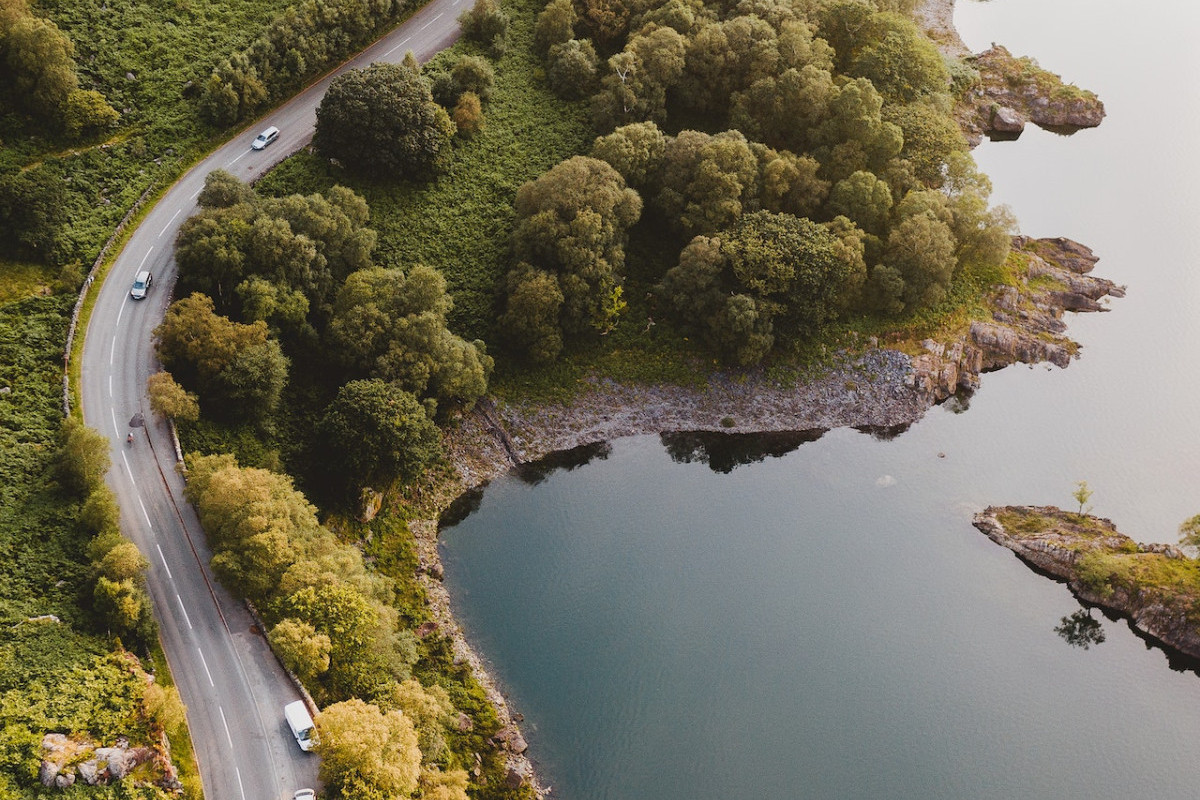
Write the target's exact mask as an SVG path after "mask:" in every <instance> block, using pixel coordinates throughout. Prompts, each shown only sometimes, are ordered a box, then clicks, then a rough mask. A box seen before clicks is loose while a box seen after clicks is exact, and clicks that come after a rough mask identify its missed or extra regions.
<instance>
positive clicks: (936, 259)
mask: <svg viewBox="0 0 1200 800" xmlns="http://www.w3.org/2000/svg"><path fill="white" fill-rule="evenodd" d="M954 249H955V242H954V234H953V233H952V232H951V230H950V226H949V225H947V224H946V223H945V222H943V221H942V220H940V219H936V218H934V217H933V216H930V215H928V214H915V215H913V216H910V217H906V218H905V219H903V220H901V221H900V222H899V223H897V224H896V225H895V226H893V227H892V230H891V232H890V233H889V234H888V238H887V244H886V245H885V247H884V253H883V263H884V264H885V265H886V266H888V267H891V268H892V269H893V270H895V271H896V273H898V274H899V275H900V277H901V278H903V280H904V294H903V296H904V307H905V310H908V311H911V310H913V309H917V308H923V307H927V306H932V305H936V304H937V303H939V302H941V301H942V299H943V298H944V297H945V296H946V290H947V289H948V288H949V287H950V279H951V277H953V275H954V266H955V263H956V261H955V257H954Z"/></svg>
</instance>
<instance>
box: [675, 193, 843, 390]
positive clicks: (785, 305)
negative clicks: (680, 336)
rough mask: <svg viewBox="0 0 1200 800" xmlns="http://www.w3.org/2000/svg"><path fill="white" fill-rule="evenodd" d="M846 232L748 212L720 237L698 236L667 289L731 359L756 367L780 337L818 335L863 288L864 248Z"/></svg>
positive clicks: (688, 321) (688, 322) (683, 316)
mask: <svg viewBox="0 0 1200 800" xmlns="http://www.w3.org/2000/svg"><path fill="white" fill-rule="evenodd" d="M839 233H840V235H839V234H835V233H834V232H832V231H830V230H829V229H827V228H825V227H823V226H820V225H818V224H816V223H814V222H812V221H811V220H807V219H800V218H797V217H793V216H791V215H788V214H772V213H770V212H767V211H758V212H755V213H753V214H747V215H745V216H743V217H742V218H741V219H740V220H739V221H738V223H737V225H736V226H735V227H734V228H732V229H731V230H729V231H725V232H724V233H723V234H722V235H721V237H720V238H716V237H705V236H697V237H696V238H695V239H693V240H692V241H691V242H690V243H689V244H688V246H687V247H686V248H684V250H683V252H682V253H681V254H680V257H679V264H678V265H677V266H676V267H673V268H672V269H671V270H669V271H668V272H667V274H666V276H664V278H663V282H662V284H661V286H660V290H659V291H660V294H661V296H662V297H663V298H664V299H665V300H666V301H667V302H668V304H669V305H670V306H671V307H672V309H673V310H674V312H675V315H676V317H677V318H678V319H679V320H680V321H681V322H682V323H683V324H684V325H685V326H687V327H689V328H690V329H692V330H696V331H697V332H698V333H700V335H701V336H703V337H704V339H705V341H706V342H707V343H708V344H709V346H710V347H712V348H713V349H714V350H716V351H717V352H718V353H719V354H721V355H722V356H723V357H724V358H725V359H727V360H729V361H732V362H734V363H737V364H740V365H742V366H749V365H752V364H756V363H758V362H759V361H761V360H762V359H763V358H764V357H765V356H766V355H767V353H768V352H769V351H770V350H771V348H772V347H773V346H774V345H775V344H776V342H777V341H780V342H783V343H789V344H790V343H794V342H796V341H799V340H801V339H804V338H807V337H810V336H812V335H814V334H815V333H817V332H818V331H819V330H820V328H821V326H823V325H824V324H825V323H827V322H828V321H830V320H831V319H833V318H835V317H836V316H837V315H838V314H839V313H840V311H841V310H842V309H843V308H844V307H845V305H846V304H847V302H848V299H849V297H850V296H851V295H852V294H853V293H854V292H855V291H856V290H857V287H858V286H859V285H861V283H862V275H861V271H862V269H863V267H862V256H861V250H856V249H855V248H854V247H853V238H852V237H850V236H848V235H846V234H845V233H843V232H840V231H839Z"/></svg>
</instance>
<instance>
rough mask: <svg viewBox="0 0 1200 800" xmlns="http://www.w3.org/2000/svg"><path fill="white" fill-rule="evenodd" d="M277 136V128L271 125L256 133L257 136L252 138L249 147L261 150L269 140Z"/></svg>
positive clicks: (273, 139) (271, 140) (269, 142)
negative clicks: (252, 140)
mask: <svg viewBox="0 0 1200 800" xmlns="http://www.w3.org/2000/svg"><path fill="white" fill-rule="evenodd" d="M278 138H279V128H276V127H275V126H274V125H272V126H271V127H269V128H267V129H266V130H265V131H263V132H262V133H260V134H259V135H258V138H257V139H255V140H254V142H253V143H252V144H251V145H250V147H251V149H253V150H262V149H263V148H264V147H266V146H267V145H269V144H271V142H273V141H275V140H276V139H278Z"/></svg>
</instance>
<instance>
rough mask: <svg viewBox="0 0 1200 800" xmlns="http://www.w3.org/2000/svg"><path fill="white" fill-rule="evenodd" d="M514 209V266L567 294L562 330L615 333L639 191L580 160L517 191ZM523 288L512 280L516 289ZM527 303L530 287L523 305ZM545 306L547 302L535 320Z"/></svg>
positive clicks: (561, 314)
mask: <svg viewBox="0 0 1200 800" xmlns="http://www.w3.org/2000/svg"><path fill="white" fill-rule="evenodd" d="M515 205H516V213H517V223H516V227H515V229H514V231H513V235H512V245H513V256H514V261H515V262H516V264H517V265H520V264H527V265H528V266H529V268H530V269H534V270H541V271H543V272H544V273H546V274H548V275H551V276H553V277H554V278H555V280H556V282H557V284H558V290H559V292H561V295H562V300H561V307H560V308H559V315H558V316H559V318H558V326H557V327H559V328H560V329H561V331H562V333H563V334H564V336H565V337H571V336H581V335H584V334H588V333H596V332H600V333H603V332H606V331H608V330H610V329H611V328H612V326H613V325H614V324H616V320H617V317H618V315H619V314H620V312H621V310H622V308H623V307H624V301H623V300H622V298H621V291H622V289H621V284H622V279H623V273H624V266H625V242H626V240H627V238H628V231H629V229H630V227H632V226H633V224H634V223H635V222H637V220H638V217H639V216H640V215H641V211H642V202H641V198H640V197H638V195H637V192H635V191H633V190H632V189H630V188H628V187H626V186H625V181H624V179H622V178H621V176H620V175H619V174H618V173H617V171H616V170H614V169H613V168H612V167H611V166H609V165H608V164H607V163H605V162H603V161H599V160H597V159H594V158H587V157H585V156H575V157H573V158H570V159H568V160H566V161H563V162H561V163H559V164H557V165H555V166H554V167H553V168H551V170H550V171H549V172H547V173H546V174H544V175H542V176H541V177H539V178H538V179H537V180H535V181H530V182H529V183H526V184H525V185H524V186H522V187H521V188H520V189H518V190H517V197H516V204H515ZM518 269H522V270H523V269H524V268H521V267H518ZM522 283H523V280H520V279H519V280H516V281H510V282H509V288H510V291H511V290H516V289H517V288H518V287H520V286H521V285H522ZM543 288H545V289H549V288H550V287H549V286H548V285H546V284H545V283H544V282H543ZM553 294H554V293H553V292H552V291H551V292H550V294H548V295H547V297H548V298H552V297H553ZM510 297H511V296H510ZM529 299H531V297H530V295H529V293H528V290H525V291H524V297H523V299H522V300H521V301H519V302H518V305H524V304H526V303H527V302H528V300H529ZM511 302H512V301H511V299H510V300H509V303H510V305H509V309H508V310H509V311H512V310H513V308H514V307H513V306H512V305H511ZM547 308H548V307H547V306H546V305H545V304H541V305H540V310H539V312H538V315H535V316H540V315H541V314H543V313H544V312H545V311H546V310H547ZM506 313H507V312H506ZM514 314H517V312H514ZM536 327H539V328H540V327H541V325H540V324H539V325H537V326H536ZM551 338H553V337H551Z"/></svg>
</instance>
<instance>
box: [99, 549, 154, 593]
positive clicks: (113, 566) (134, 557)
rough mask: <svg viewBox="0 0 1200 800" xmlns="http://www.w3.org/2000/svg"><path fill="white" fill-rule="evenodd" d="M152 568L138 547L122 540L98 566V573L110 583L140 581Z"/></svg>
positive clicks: (105, 555) (106, 554)
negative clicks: (147, 569)
mask: <svg viewBox="0 0 1200 800" xmlns="http://www.w3.org/2000/svg"><path fill="white" fill-rule="evenodd" d="M148 566H150V565H149V563H147V561H146V559H145V558H144V557H143V556H142V554H141V553H140V552H139V551H138V549H137V545H136V544H134V543H133V542H131V541H129V540H128V539H122V540H121V541H120V542H118V543H117V544H116V545H114V546H113V548H112V549H111V550H109V551H108V552H107V553H105V554H104V557H103V558H101V559H100V561H99V562H98V563H97V564H96V569H97V571H98V572H99V573H100V574H101V575H103V576H104V577H105V578H108V579H109V580H110V581H118V582H120V581H127V580H134V581H136V580H140V579H141V577H142V576H143V575H144V574H145V572H146V568H147V567H148Z"/></svg>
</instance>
